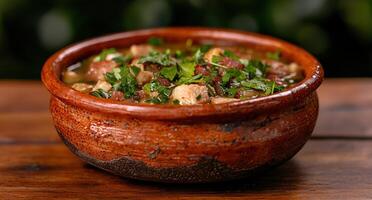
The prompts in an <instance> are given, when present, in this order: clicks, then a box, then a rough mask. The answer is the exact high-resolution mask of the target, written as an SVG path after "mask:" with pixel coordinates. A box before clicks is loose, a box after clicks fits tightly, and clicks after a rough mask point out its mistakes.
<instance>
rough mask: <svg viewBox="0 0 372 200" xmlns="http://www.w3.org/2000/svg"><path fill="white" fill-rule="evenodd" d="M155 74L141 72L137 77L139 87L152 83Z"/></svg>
mask: <svg viewBox="0 0 372 200" xmlns="http://www.w3.org/2000/svg"><path fill="white" fill-rule="evenodd" d="M153 76H154V74H153V73H152V72H149V71H140V72H139V73H138V75H137V77H136V80H137V83H138V85H144V84H146V83H148V82H150V81H151V79H152V77H153Z"/></svg>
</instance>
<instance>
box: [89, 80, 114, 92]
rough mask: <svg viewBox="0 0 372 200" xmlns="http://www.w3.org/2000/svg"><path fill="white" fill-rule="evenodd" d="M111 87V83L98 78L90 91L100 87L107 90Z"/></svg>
mask: <svg viewBox="0 0 372 200" xmlns="http://www.w3.org/2000/svg"><path fill="white" fill-rule="evenodd" d="M111 88H112V86H111V84H110V83H108V82H106V81H104V80H99V81H98V82H97V83H96V85H95V86H94V88H93V90H92V91H96V90H99V89H102V90H103V91H105V92H108V91H109V90H110V89H111Z"/></svg>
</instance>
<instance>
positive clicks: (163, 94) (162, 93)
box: [143, 81, 171, 104]
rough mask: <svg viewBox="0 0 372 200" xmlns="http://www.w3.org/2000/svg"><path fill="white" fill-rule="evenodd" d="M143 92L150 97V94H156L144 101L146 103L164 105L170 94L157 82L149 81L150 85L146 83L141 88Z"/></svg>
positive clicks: (169, 91)
mask: <svg viewBox="0 0 372 200" xmlns="http://www.w3.org/2000/svg"><path fill="white" fill-rule="evenodd" d="M143 90H144V91H145V92H146V94H148V95H150V94H151V93H152V92H157V93H158V94H157V96H154V97H151V98H150V99H147V100H145V102H147V103H153V104H164V103H167V102H168V101H169V96H170V94H171V90H170V89H169V88H167V87H165V86H162V85H160V84H159V82H157V81H151V82H150V83H146V84H145V85H144V86H143Z"/></svg>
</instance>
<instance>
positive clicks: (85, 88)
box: [71, 83, 93, 93]
mask: <svg viewBox="0 0 372 200" xmlns="http://www.w3.org/2000/svg"><path fill="white" fill-rule="evenodd" d="M71 87H72V88H73V89H74V90H77V91H79V92H84V93H89V92H90V91H92V88H93V86H92V85H89V84H87V83H75V84H73V85H72V86H71Z"/></svg>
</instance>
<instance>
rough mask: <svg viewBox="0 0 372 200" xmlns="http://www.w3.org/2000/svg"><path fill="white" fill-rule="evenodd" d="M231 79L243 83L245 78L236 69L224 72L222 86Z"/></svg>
mask: <svg viewBox="0 0 372 200" xmlns="http://www.w3.org/2000/svg"><path fill="white" fill-rule="evenodd" d="M232 78H236V79H237V81H243V80H245V79H246V78H247V77H246V75H245V74H244V73H242V72H241V71H240V70H238V69H236V68H231V69H228V70H226V72H225V74H224V75H223V76H222V84H223V85H226V84H227V83H228V82H229V81H230V80H231V79H232Z"/></svg>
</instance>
